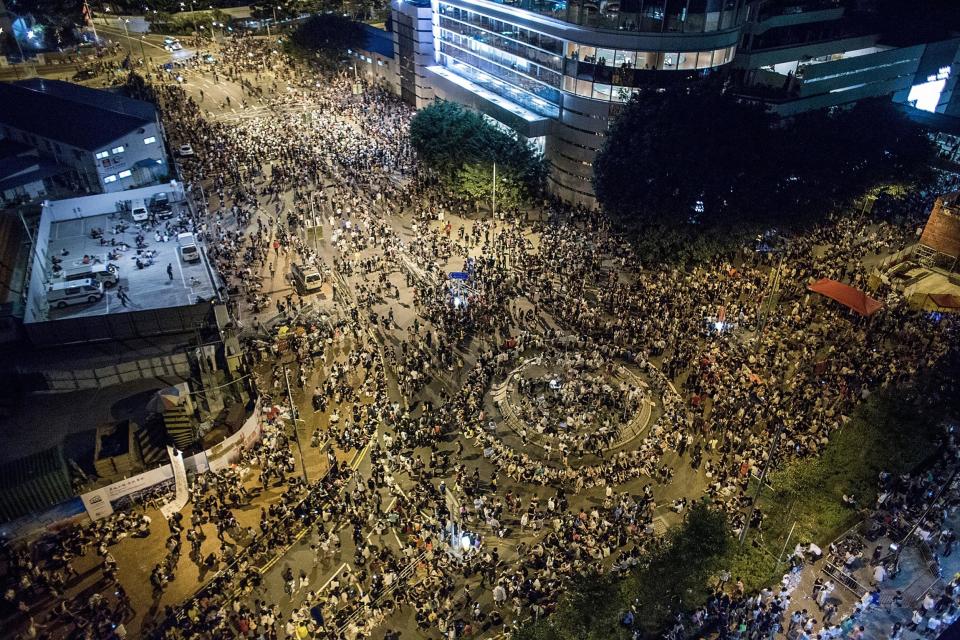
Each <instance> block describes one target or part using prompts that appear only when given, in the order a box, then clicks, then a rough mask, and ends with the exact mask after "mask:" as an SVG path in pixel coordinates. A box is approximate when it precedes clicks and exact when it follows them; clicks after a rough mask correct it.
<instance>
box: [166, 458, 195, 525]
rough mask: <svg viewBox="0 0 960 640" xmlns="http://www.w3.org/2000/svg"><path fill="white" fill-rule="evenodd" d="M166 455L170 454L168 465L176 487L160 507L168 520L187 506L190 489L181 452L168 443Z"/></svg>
mask: <svg viewBox="0 0 960 640" xmlns="http://www.w3.org/2000/svg"><path fill="white" fill-rule="evenodd" d="M167 455H169V456H170V466H172V467H173V482H174V485H175V486H176V488H177V493H176V495H175V496H174V497H173V500H171V501H170V502H168V503H167V504H165V505H163V506H162V507H160V513H162V514H163V517H164V518H166V519H167V520H169V519H170V516H172V515H173V514H174V513H176V512H177V511H180V509H183V508H184V507H185V506H187V500H188V499H189V497H190V490H189V489H188V488H187V467H186V466H185V465H184V464H183V452H182V451H178V450H177V449H174V448H173V447H171V446H169V445H168V446H167Z"/></svg>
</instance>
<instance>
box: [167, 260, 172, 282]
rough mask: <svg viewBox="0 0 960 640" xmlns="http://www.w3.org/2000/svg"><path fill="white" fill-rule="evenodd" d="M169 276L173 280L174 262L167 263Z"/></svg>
mask: <svg viewBox="0 0 960 640" xmlns="http://www.w3.org/2000/svg"><path fill="white" fill-rule="evenodd" d="M167 277H168V278H170V281H171V282H172V281H173V263H172V262H168V263H167Z"/></svg>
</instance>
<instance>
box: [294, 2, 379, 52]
mask: <svg viewBox="0 0 960 640" xmlns="http://www.w3.org/2000/svg"><path fill="white" fill-rule="evenodd" d="M366 40H367V34H366V32H365V31H364V29H363V25H361V24H360V23H359V22H354V21H353V20H351V19H350V18H346V17H344V16H342V15H340V14H337V13H321V14H319V15H315V16H311V17H310V18H308V19H307V20H306V21H305V22H304V23H303V24H301V25H300V26H298V27H297V28H296V29H295V30H294V31H293V33H292V34H290V43H291V45H292V46H293V47H294V49H298V50H300V51H304V52H308V53H312V54H318V56H319V57H320V58H321V59H322V60H324V61H325V62H327V63H335V62H336V61H338V60H339V59H340V58H341V57H342V56H344V55H346V54H347V51H348V50H353V49H362V48H363V47H364V45H365V44H366Z"/></svg>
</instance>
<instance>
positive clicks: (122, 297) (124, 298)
mask: <svg viewBox="0 0 960 640" xmlns="http://www.w3.org/2000/svg"><path fill="white" fill-rule="evenodd" d="M117 300H119V301H120V304H122V305H123V306H127V303H128V302H130V296H128V295H127V292H126V291H124V290H123V287H121V286H119V285H118V286H117Z"/></svg>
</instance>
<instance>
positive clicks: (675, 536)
mask: <svg viewBox="0 0 960 640" xmlns="http://www.w3.org/2000/svg"><path fill="white" fill-rule="evenodd" d="M731 544H732V538H731V536H730V534H729V532H728V529H727V523H726V517H725V516H724V515H723V513H721V512H719V511H716V510H713V509H711V508H710V507H709V506H707V504H706V503H704V502H699V503H695V504H694V505H693V506H692V507H691V508H690V510H689V511H687V514H686V516H685V517H684V520H683V522H682V523H681V524H680V525H678V526H676V527H674V528H672V529H670V530H669V531H668V532H667V533H666V534H665V535H664V536H663V537H661V538H658V539H655V540H652V541H650V542H649V543H648V544H647V545H645V547H644V549H643V551H642V552H641V554H640V556H639V558H638V563H637V567H636V568H635V569H633V570H631V571H630V572H628V573H627V574H626V576H624V577H623V578H622V579H617V578H616V577H614V576H610V575H609V574H603V575H600V574H588V575H585V576H582V577H580V578H578V579H576V580H575V581H574V582H573V583H572V584H571V585H570V586H569V588H568V589H566V591H565V592H564V594H563V596H562V597H561V598H560V601H559V602H558V604H557V610H556V612H555V613H554V614H553V615H552V616H550V617H549V618H545V619H541V620H539V621H537V622H534V623H530V624H528V625H526V626H525V627H523V628H522V629H520V631H519V632H518V633H517V634H516V636H515V637H516V638H518V640H615V639H617V638H622V639H624V640H626V639H628V638H632V637H634V636H633V633H634V632H635V631H639V632H641V634H644V635H642V636H641V637H659V635H660V634H663V632H665V631H667V630H669V628H670V625H671V624H672V621H673V616H674V615H675V614H676V613H677V611H679V610H682V609H687V608H693V607H695V606H697V605H699V604H701V603H702V602H704V601H705V600H706V599H707V597H708V595H709V594H710V593H711V592H712V588H713V586H714V584H713V580H714V579H715V577H716V575H717V574H718V573H719V571H720V570H721V569H722V567H721V566H720V563H721V562H722V560H723V559H724V558H725V554H726V552H727V551H728V549H730V547H731ZM628 611H630V612H631V617H632V620H631V619H627V618H626V617H625V616H626V614H627V612H628Z"/></svg>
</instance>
